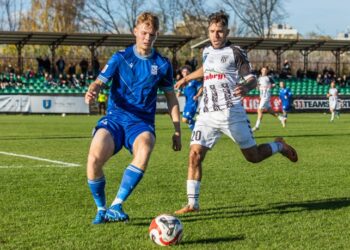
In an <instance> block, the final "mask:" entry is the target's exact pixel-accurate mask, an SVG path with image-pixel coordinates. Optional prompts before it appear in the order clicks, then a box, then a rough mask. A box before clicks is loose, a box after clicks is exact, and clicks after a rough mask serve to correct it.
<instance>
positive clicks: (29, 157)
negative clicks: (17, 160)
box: [0, 151, 80, 167]
mask: <svg viewBox="0 0 350 250" xmlns="http://www.w3.org/2000/svg"><path fill="white" fill-rule="evenodd" d="M0 154H3V155H10V156H16V157H22V158H28V159H32V160H37V161H46V162H51V163H56V164H60V165H64V166H67V167H79V166H80V165H79V164H75V163H69V162H63V161H54V160H50V159H45V158H40V157H35V156H31V155H21V154H15V153H9V152H3V151H0Z"/></svg>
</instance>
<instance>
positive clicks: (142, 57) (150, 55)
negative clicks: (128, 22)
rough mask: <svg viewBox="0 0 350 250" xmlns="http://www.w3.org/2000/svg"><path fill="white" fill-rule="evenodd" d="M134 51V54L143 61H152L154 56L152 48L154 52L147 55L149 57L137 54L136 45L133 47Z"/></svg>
mask: <svg viewBox="0 0 350 250" xmlns="http://www.w3.org/2000/svg"><path fill="white" fill-rule="evenodd" d="M132 49H133V51H134V54H135V56H136V57H137V58H139V59H141V60H147V59H150V58H151V57H152V56H153V54H154V49H153V48H152V51H151V54H149V55H147V56H142V55H140V54H139V53H138V52H137V49H136V44H135V45H134V46H133V47H132Z"/></svg>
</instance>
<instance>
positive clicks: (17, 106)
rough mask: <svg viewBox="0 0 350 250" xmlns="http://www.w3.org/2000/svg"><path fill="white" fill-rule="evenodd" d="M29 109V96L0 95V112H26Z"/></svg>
mask: <svg viewBox="0 0 350 250" xmlns="http://www.w3.org/2000/svg"><path fill="white" fill-rule="evenodd" d="M29 110H30V96H23V95H0V112H6V113H27V112H29Z"/></svg>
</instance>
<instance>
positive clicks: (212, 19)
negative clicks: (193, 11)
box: [208, 10, 229, 27]
mask: <svg viewBox="0 0 350 250" xmlns="http://www.w3.org/2000/svg"><path fill="white" fill-rule="evenodd" d="M228 19H229V15H228V14H227V13H226V12H224V11H223V10H220V11H218V12H215V13H212V14H210V15H209V17H208V27H209V26H210V25H211V24H212V23H221V24H222V25H223V26H226V27H227V26H228Z"/></svg>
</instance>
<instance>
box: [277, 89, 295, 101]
mask: <svg viewBox="0 0 350 250" xmlns="http://www.w3.org/2000/svg"><path fill="white" fill-rule="evenodd" d="M279 97H280V99H281V101H282V104H283V105H284V104H286V105H290V104H291V101H292V97H293V95H292V92H291V90H290V89H289V88H284V89H282V88H281V89H280V94H279Z"/></svg>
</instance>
